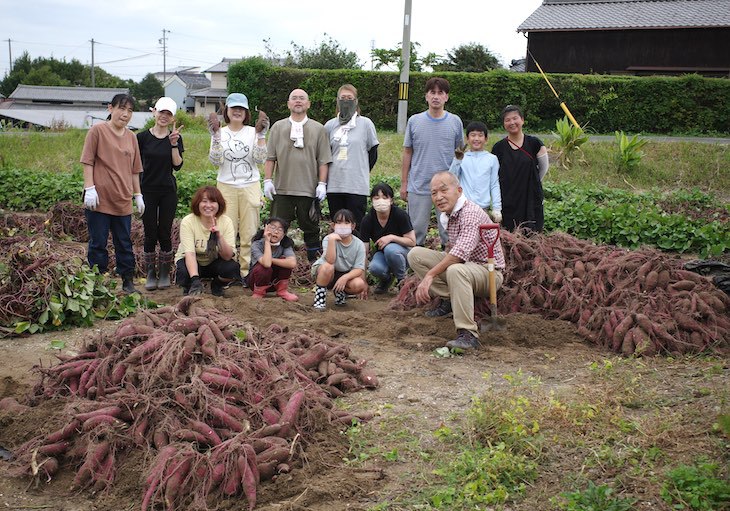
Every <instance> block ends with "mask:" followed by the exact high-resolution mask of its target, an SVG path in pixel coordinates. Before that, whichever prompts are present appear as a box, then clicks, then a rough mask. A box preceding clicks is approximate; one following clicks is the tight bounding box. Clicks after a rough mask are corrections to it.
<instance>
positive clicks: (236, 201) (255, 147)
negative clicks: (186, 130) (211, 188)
mask: <svg viewBox="0 0 730 511" xmlns="http://www.w3.org/2000/svg"><path fill="white" fill-rule="evenodd" d="M223 120H224V121H225V122H226V126H224V127H223V128H220V127H219V126H218V123H217V122H216V121H217V119H212V122H210V123H209V125H210V132H211V140H210V153H209V155H208V157H209V159H210V161H211V163H213V165H215V166H216V167H218V183H217V187H218V189H219V190H220V192H221V194H222V195H223V197H224V198H225V200H226V211H225V214H226V215H227V216H228V217H230V218H231V220H233V226H234V228H235V231H236V235H237V236H238V240H239V244H240V247H239V251H238V260H239V263H240V265H241V277H242V278H244V277H246V275H247V274H248V269H249V266H250V262H251V238H252V237H253V235H254V234H255V233H256V231H257V230H258V228H259V212H260V210H261V185H260V184H259V178H260V174H259V169H258V166H257V165H258V164H261V163H263V162H264V160H265V159H266V132H267V130H268V129H269V118H268V117H267V116H266V114H265V113H264V112H262V111H260V110H259V115H258V119H257V120H256V127H255V128H254V127H252V126H249V123H250V122H251V112H250V110H249V107H248V98H247V97H246V96H245V95H244V94H241V93H240V92H234V93H232V94H229V96H228V98H226V106H225V109H224V111H223Z"/></svg>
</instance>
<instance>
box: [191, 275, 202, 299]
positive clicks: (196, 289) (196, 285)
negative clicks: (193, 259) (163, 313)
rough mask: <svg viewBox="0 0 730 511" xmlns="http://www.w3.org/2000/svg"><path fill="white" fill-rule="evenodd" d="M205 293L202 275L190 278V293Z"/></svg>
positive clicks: (194, 294) (195, 294)
mask: <svg viewBox="0 0 730 511" xmlns="http://www.w3.org/2000/svg"><path fill="white" fill-rule="evenodd" d="M202 294H203V283H202V282H201V281H200V277H198V276H197V275H196V276H195V277H193V278H192V279H191V280H190V290H188V295H190V296H198V295H202Z"/></svg>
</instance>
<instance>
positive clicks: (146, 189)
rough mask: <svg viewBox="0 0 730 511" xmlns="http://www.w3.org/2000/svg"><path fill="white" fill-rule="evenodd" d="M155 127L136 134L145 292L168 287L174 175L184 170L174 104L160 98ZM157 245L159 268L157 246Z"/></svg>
mask: <svg viewBox="0 0 730 511" xmlns="http://www.w3.org/2000/svg"><path fill="white" fill-rule="evenodd" d="M153 112H154V115H155V125H154V126H152V127H151V128H150V129H148V130H145V131H141V132H139V133H137V143H138V144H139V153H140V155H141V157H142V168H143V169H144V172H143V173H142V196H143V197H144V203H145V210H144V214H143V215H142V225H143V226H144V262H145V266H146V267H147V278H146V280H145V284H144V288H145V289H146V290H147V291H154V290H155V289H167V288H168V287H170V269H171V267H172V258H173V251H172V221H173V220H174V219H175V211H176V210H177V181H176V180H175V175H174V171H176V170H180V169H181V168H182V166H183V156H182V154H183V152H184V151H185V148H184V147H183V139H182V136H181V135H180V131H181V130H182V129H183V126H178V125H177V122H176V121H175V113H176V112H177V103H175V101H174V100H173V99H172V98H168V97H162V98H160V99H158V100H157V103H155V107H154V109H153ZM158 243H159V244H160V256H159V268H158V257H157V244H158Z"/></svg>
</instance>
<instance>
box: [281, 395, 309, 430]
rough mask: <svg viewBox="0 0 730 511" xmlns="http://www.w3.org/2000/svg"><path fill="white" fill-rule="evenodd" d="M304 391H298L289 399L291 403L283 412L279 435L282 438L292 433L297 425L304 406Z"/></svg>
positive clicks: (288, 403)
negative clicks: (298, 416) (293, 426)
mask: <svg viewBox="0 0 730 511" xmlns="http://www.w3.org/2000/svg"><path fill="white" fill-rule="evenodd" d="M304 396H305V394H304V391H303V390H297V391H296V392H294V393H293V394H292V395H291V397H290V398H289V401H288V402H287V404H286V407H285V408H284V409H283V410H282V412H281V423H282V428H281V431H280V432H279V434H280V435H281V436H282V437H287V436H288V435H289V434H290V433H291V431H292V425H294V424H296V419H297V415H298V414H299V409H300V408H301V406H302V403H303V402H304Z"/></svg>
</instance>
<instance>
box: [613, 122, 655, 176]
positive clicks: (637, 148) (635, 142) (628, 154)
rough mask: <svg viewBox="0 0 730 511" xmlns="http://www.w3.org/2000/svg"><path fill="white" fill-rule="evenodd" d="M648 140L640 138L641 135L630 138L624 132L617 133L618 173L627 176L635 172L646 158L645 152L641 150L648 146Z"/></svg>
mask: <svg viewBox="0 0 730 511" xmlns="http://www.w3.org/2000/svg"><path fill="white" fill-rule="evenodd" d="M647 142H648V140H646V139H644V138H639V135H634V136H633V137H631V138H629V137H627V136H626V133H624V132H623V131H616V144H617V145H618V152H617V153H616V156H615V158H616V166H617V168H618V171H619V172H620V173H622V174H627V173H629V172H631V171H632V170H634V169H635V168H636V167H638V166H639V163H641V159H642V158H643V157H644V152H643V151H642V150H641V148H642V147H644V146H645V145H646V143H647Z"/></svg>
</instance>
